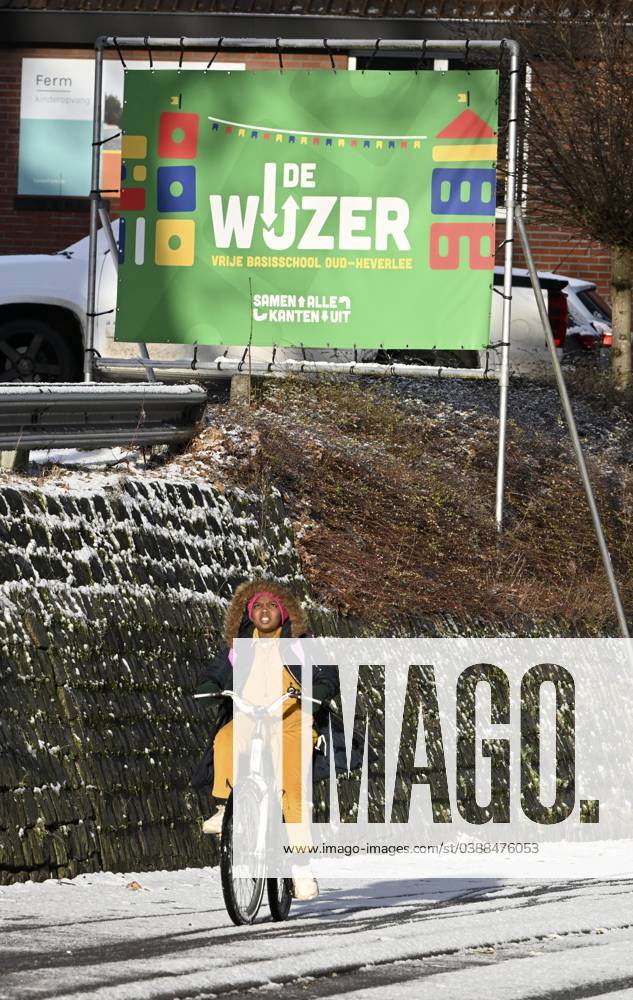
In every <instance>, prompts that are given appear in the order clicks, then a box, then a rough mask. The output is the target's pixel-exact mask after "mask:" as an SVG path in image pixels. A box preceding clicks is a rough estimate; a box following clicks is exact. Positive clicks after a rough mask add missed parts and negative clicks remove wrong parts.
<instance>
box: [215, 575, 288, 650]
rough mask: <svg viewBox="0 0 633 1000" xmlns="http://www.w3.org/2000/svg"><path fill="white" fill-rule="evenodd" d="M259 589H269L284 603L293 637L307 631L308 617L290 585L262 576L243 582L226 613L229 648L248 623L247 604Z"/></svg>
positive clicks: (226, 636)
mask: <svg viewBox="0 0 633 1000" xmlns="http://www.w3.org/2000/svg"><path fill="white" fill-rule="evenodd" d="M258 590H268V591H270V593H271V594H274V596H275V597H278V598H279V599H280V600H281V601H282V602H283V604H284V606H285V608H286V611H287V612H288V620H289V622H290V627H291V634H292V637H293V639H297V638H299V636H301V635H304V634H305V632H306V619H305V615H304V613H303V610H302V608H301V605H300V604H299V602H298V600H297V598H296V597H295V595H294V594H293V593H292V591H291V590H289V589H288V587H284V586H283V585H282V584H281V583H277V581H276V580H270V579H268V578H267V577H260V578H259V579H257V580H250V581H246V583H241V584H240V585H239V587H238V588H237V590H236V591H235V593H234V594H233V598H232V600H231V603H230V604H229V606H228V608H227V609H226V613H225V615H224V639H225V641H226V644H227V646H228V647H229V649H230V648H231V645H232V643H233V640H234V639H236V638H237V636H238V635H239V633H240V631H241V629H242V627H243V626H244V625H247V624H248V621H249V619H248V615H247V613H246V605H247V604H248V602H249V601H250V599H251V597H253V596H254V595H255V594H256V593H257V591H258Z"/></svg>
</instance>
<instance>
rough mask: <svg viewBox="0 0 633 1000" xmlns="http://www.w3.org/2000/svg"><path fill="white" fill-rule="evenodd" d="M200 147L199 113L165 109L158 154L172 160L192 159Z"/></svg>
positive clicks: (161, 122)
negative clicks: (193, 113)
mask: <svg viewBox="0 0 633 1000" xmlns="http://www.w3.org/2000/svg"><path fill="white" fill-rule="evenodd" d="M197 149H198V115H192V114H187V113H185V112H184V111H163V112H162V114H161V116H160V124H159V130H158V155H159V156H164V157H165V158H166V159H170V160H192V159H193V158H194V157H195V155H196V152H197Z"/></svg>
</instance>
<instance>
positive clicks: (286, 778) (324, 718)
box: [193, 579, 347, 899]
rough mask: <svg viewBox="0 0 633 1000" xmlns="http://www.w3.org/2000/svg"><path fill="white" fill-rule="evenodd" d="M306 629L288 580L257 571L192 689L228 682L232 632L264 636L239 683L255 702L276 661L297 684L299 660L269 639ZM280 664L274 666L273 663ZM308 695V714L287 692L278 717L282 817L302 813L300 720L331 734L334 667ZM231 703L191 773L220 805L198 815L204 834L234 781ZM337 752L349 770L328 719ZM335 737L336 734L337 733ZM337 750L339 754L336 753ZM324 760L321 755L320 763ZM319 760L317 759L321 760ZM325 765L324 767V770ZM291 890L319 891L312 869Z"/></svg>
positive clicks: (271, 683)
mask: <svg viewBox="0 0 633 1000" xmlns="http://www.w3.org/2000/svg"><path fill="white" fill-rule="evenodd" d="M304 637H307V632H306V622H305V617H304V614H303V611H302V609H301V606H300V605H299V602H298V601H297V599H296V598H295V596H294V595H293V594H292V592H291V591H290V590H289V589H288V588H287V587H284V586H282V585H281V584H279V583H277V582H276V581H275V580H271V579H256V580H253V581H251V582H247V583H243V584H241V585H240V586H239V587H238V588H237V590H236V591H235V594H234V596H233V599H232V601H231V603H230V604H229V606H228V608H227V611H226V614H225V619H224V640H225V644H226V645H225V646H223V647H222V648H221V649H220V650H219V652H218V654H217V655H216V657H215V658H214V659H213V661H212V662H211V663H210V665H209V666H208V667H207V669H206V670H205V672H204V674H203V675H202V677H201V678H200V682H199V685H198V688H197V690H196V695H197V696H198V697H201V696H204V695H219V694H220V693H221V692H222V691H224V690H227V689H230V688H231V687H232V666H233V660H234V655H233V641H234V640H235V639H236V638H240V639H242V638H252V639H255V640H259V639H264V640H268V641H267V642H263V643H261V645H259V644H256V645H255V649H254V658H253V664H252V667H251V670H250V673H249V678H248V682H247V684H248V685H249V686H250V687H249V689H248V690H247V689H246V688H245V689H244V691H243V695H244V697H246V698H249V697H250V700H251V701H255V702H257V703H260V704H268V703H270V702H272V701H273V700H274V699H275V698H276V697H277V694H278V693H279V692H278V689H277V688H275V684H278V678H279V669H278V668H279V667H281V669H282V678H283V681H282V685H283V690H284V691H286V690H288V688H295V689H298V690H301V670H300V668H298V667H296V666H292V667H290V666H286V665H285V664H282V663H281V662H280V659H279V653H278V652H276V648H277V644H276V643H274V642H271V641H270V640H275V639H288V638H304ZM275 668H277V669H275ZM312 694H313V697H314V699H317V700H318V702H320V703H322V704H315V705H314V711H313V712H309V713H308V715H306V711H305V709H302V706H301V703H300V702H299V701H297V700H289V701H287V702H286V705H285V707H284V710H283V717H282V734H283V735H282V743H283V765H282V775H281V784H282V792H283V795H282V809H283V815H284V819H285V821H286V823H299V822H301V820H302V816H301V771H300V760H301V750H300V748H301V729H302V720H304V719H307V720H308V721H309V722H311V723H312V743H313V746H314V745H315V744H316V743H317V741H318V740H319V737H320V736H321V735H323V736H324V738H325V739H327V738H329V708H328V703H329V701H330V699H332V698H333V697H335V696H336V695H337V694H338V676H337V673H336V671H335V670H334V669H333V668H332V667H327V666H325V667H317V668H316V669H315V676H314V683H313V692H312ZM232 715H233V705H232V702H231V701H230V699H228V698H223V699H222V704H221V708H220V711H219V713H218V715H217V718H216V720H215V724H214V725H213V726H212V730H211V740H210V744H209V747H208V748H207V751H206V753H205V755H204V757H203V758H202V760H201V762H200V764H199V765H198V768H197V769H196V772H195V774H194V778H193V781H194V784H195V785H197V786H198V787H200V788H205V789H207V790H209V789H211V790H212V795H213V798H214V799H215V802H216V805H217V809H216V812H215V813H214V814H213V815H212V816H210V817H209V818H208V819H207V820H205V822H204V823H203V826H202V830H203V833H206V834H219V833H221V830H222V822H223V819H224V811H225V806H226V801H227V799H228V797H229V795H230V792H231V788H232V786H233V742H234V740H233V722H232ZM332 732H333V737H334V739H333V742H334V747H333V749H334V760H335V765H336V766H337V769H338V770H345V771H346V770H347V760H346V754H345V744H344V738H343V732H342V728H341V725H340V723H338V724H337V723H336V721H335V720H333V726H332ZM337 737H338V738H337ZM337 750H338V755H337ZM321 762H323V763H321ZM319 764H321V766H320V767H319ZM326 768H327V773H326ZM314 774H315V777H316V778H317V779H318V778H319V777H326V776H328V775H329V764H328V762H327V761H326V760H325V758H323V757H321V759H320V761H318V762H315V769H314ZM293 881H294V895H295V898H298V899H313V898H315V897H316V896H317V895H318V886H317V883H316V881H315V879H313V878H312V877H311V876H310V877H308V876H307V875H305V874H302V873H300V872H297V875H296V877H295V878H294V880H293Z"/></svg>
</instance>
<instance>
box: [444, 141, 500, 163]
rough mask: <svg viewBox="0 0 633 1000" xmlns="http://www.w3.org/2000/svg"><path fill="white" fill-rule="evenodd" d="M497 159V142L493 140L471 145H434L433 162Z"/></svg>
mask: <svg viewBox="0 0 633 1000" xmlns="http://www.w3.org/2000/svg"><path fill="white" fill-rule="evenodd" d="M496 159H497V144H496V143H494V142H482V143H481V144H480V145H477V146H471V145H463V146H434V147H433V160H434V161H435V163H472V162H474V161H481V160H490V161H492V162H494V161H496Z"/></svg>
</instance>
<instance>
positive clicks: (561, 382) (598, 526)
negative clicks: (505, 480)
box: [515, 205, 630, 639]
mask: <svg viewBox="0 0 633 1000" xmlns="http://www.w3.org/2000/svg"><path fill="white" fill-rule="evenodd" d="M515 213H516V223H517V228H518V230H519V235H520V237H521V243H522V244H523V251H524V253H525V260H526V263H527V266H528V271H529V272H530V278H531V279H532V288H533V289H534V295H535V297H536V304H537V306H538V311H539V315H540V317H541V323H542V324H543V330H544V331H545V339H546V341H547V346H548V349H549V354H550V358H551V359H552V366H553V368H554V375H555V377H556V385H557V386H558V393H559V395H560V401H561V403H562V405H563V410H564V413H565V419H566V421H567V428H568V430H569V436H570V438H571V443H572V447H573V449H574V454H575V456H576V463H577V465H578V471H579V472H580V478H581V480H582V485H583V489H584V491H585V496H586V498H587V504H588V506H589V511H590V513H591V520H592V521H593V528H594V531H595V533H596V541H597V542H598V548H599V549H600V555H601V557H602V562H603V565H604V569H605V572H606V574H607V579H608V581H609V588H610V590H611V596H612V598H613V604H614V606H615V611H616V614H617V616H618V624H619V626H620V632H621V633H622V637H623V638H624V639H628V638H630V636H629V628H628V625H627V621H626V615H625V614H624V607H623V605H622V598H621V596H620V590H619V588H618V582H617V580H616V578H615V573H614V572H613V564H612V562H611V555H610V553H609V549H608V546H607V542H606V539H605V537H604V532H603V530H602V522H601V520H600V514H599V512H598V507H597V504H596V500H595V497H594V495H593V488H592V486H591V480H590V478H589V472H588V470H587V465H586V462H585V456H584V455H583V451H582V445H581V443H580V438H579V437H578V430H577V429H576V421H575V419H574V411H573V410H572V408H571V403H570V402H569V396H568V394H567V386H566V385H565V379H564V378H563V372H562V369H561V366H560V361H559V360H558V355H557V353H556V346H555V344H554V335H553V333H552V327H551V324H550V321H549V316H548V313H547V306H546V305H545V299H544V298H543V290H542V288H541V285H540V283H539V280H538V274H537V273H536V265H535V263H534V257H533V256H532V248H531V247H530V241H529V239H528V235H527V231H526V228H525V222H524V220H523V212H522V210H521V206H520V205H517V206H516V209H515Z"/></svg>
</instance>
